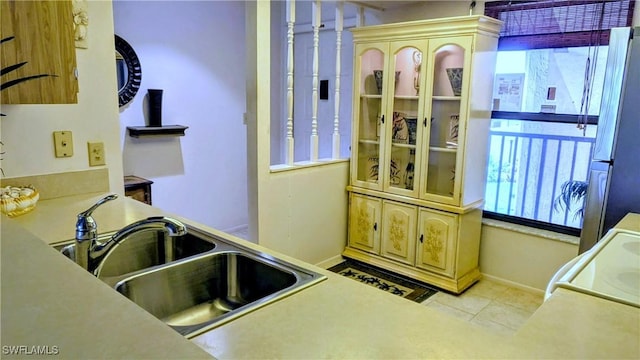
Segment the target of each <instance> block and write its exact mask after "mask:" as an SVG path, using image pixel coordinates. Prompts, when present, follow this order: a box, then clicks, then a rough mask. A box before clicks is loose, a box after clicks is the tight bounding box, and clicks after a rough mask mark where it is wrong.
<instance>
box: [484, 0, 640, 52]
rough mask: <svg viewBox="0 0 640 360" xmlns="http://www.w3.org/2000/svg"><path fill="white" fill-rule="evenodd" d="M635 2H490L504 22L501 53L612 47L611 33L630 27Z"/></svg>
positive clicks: (488, 11) (488, 8) (488, 9)
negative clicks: (559, 48)
mask: <svg viewBox="0 0 640 360" xmlns="http://www.w3.org/2000/svg"><path fill="white" fill-rule="evenodd" d="M634 3H635V1H634V0H599V1H596V0H574V1H572V0H543V1H487V2H486V3H485V15H487V16H490V17H493V18H495V19H499V20H502V21H503V22H504V25H503V27H502V30H501V32H500V40H499V42H498V49H499V50H522V49H540V48H558V47H570V46H590V45H607V44H609V29H611V28H613V27H624V26H631V24H632V18H633V7H634Z"/></svg>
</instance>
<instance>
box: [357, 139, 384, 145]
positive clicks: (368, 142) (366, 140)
mask: <svg viewBox="0 0 640 360" xmlns="http://www.w3.org/2000/svg"><path fill="white" fill-rule="evenodd" d="M358 142H359V143H360V144H372V145H380V141H379V140H368V139H360V140H358Z"/></svg>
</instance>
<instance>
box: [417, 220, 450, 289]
mask: <svg viewBox="0 0 640 360" xmlns="http://www.w3.org/2000/svg"><path fill="white" fill-rule="evenodd" d="M457 224H458V215H456V214H449V213H446V212H442V211H437V210H427V209H420V214H419V215H418V246H417V248H418V249H417V252H418V254H417V256H416V267H419V268H422V269H425V270H429V271H431V272H435V273H439V274H442V275H446V276H450V277H451V276H454V275H455V274H454V264H455V254H456V245H457V234H458V226H457Z"/></svg>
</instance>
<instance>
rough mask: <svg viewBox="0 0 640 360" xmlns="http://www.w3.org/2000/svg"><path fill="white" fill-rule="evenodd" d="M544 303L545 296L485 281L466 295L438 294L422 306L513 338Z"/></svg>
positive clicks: (473, 287) (481, 281)
mask: <svg viewBox="0 0 640 360" xmlns="http://www.w3.org/2000/svg"><path fill="white" fill-rule="evenodd" d="M542 301H543V295H542V293H540V294H537V293H533V292H529V291H525V290H522V289H518V288H514V287H510V286H507V285H504V284H501V283H498V282H495V281H492V280H489V279H482V280H480V281H479V282H478V283H476V284H475V285H473V286H472V287H471V288H470V289H468V290H467V291H465V292H464V293H463V294H462V295H458V296H455V295H451V294H448V293H445V292H438V293H437V294H435V295H433V296H431V297H430V298H428V299H427V300H425V301H424V302H423V303H422V304H423V305H425V306H428V307H430V308H432V309H435V310H438V311H441V312H443V313H445V314H448V315H451V316H454V317H457V318H460V319H462V320H466V321H468V322H470V323H472V324H475V325H477V326H480V327H482V328H485V329H487V330H491V331H494V332H497V333H501V334H504V335H513V334H515V332H516V331H517V330H518V329H519V328H520V327H521V326H522V325H523V324H524V323H525V321H527V319H528V318H529V317H530V316H531V315H532V314H533V313H534V312H535V311H536V309H537V308H538V307H539V306H540V305H542Z"/></svg>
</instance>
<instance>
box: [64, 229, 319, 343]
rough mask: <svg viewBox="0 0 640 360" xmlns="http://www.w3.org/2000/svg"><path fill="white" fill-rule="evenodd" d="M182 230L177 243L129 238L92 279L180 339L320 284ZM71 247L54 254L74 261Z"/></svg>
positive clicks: (157, 236) (151, 236) (278, 263)
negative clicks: (136, 307)
mask: <svg viewBox="0 0 640 360" xmlns="http://www.w3.org/2000/svg"><path fill="white" fill-rule="evenodd" d="M187 228H188V232H187V234H186V235H183V236H178V237H169V236H167V235H166V233H165V232H164V231H159V230H155V229H154V230H145V231H140V232H138V233H135V234H132V235H131V236H130V237H128V238H126V239H125V240H123V241H121V242H120V243H119V244H117V245H115V247H114V248H113V249H112V250H111V252H110V253H109V254H108V255H107V256H106V257H105V258H104V260H102V262H101V263H100V265H99V266H98V268H97V269H96V271H95V275H96V276H97V277H98V279H100V280H102V281H104V282H105V283H107V284H108V285H110V286H112V287H113V288H115V290H116V291H117V292H119V293H120V294H122V295H124V296H125V297H127V298H128V299H129V300H131V301H133V302H134V303H136V304H137V305H138V306H140V307H141V308H143V309H144V310H146V311H147V312H149V313H151V314H152V315H154V316H155V317H156V318H158V319H160V320H162V321H164V322H165V323H166V324H167V325H169V326H170V327H171V328H173V329H174V330H176V331H177V332H179V333H180V334H182V335H184V336H186V337H187V338H190V337H194V336H196V335H198V334H200V333H203V332H205V331H208V330H210V329H212V328H214V327H216V326H219V325H221V324H223V323H225V322H228V321H231V320H233V319H235V318H237V317H239V316H242V315H244V314H246V313H248V312H250V311H253V310H256V309H258V308H260V307H262V306H265V305H267V304H270V303H272V302H275V301H277V300H279V299H281V298H283V297H286V296H289V295H291V294H292V293H294V292H297V291H299V290H302V289H304V288H306V287H308V286H311V285H313V284H315V283H317V282H319V281H322V280H324V279H325V277H324V276H323V275H321V274H319V273H316V272H313V271H310V270H307V269H303V268H301V267H299V266H296V265H294V264H291V263H289V262H286V261H283V260H280V259H277V258H274V257H273V256H271V255H268V254H265V253H262V252H259V251H256V250H254V249H250V248H248V247H244V246H242V245H239V244H237V243H233V242H230V241H227V240H225V239H223V238H220V237H218V236H215V235H212V234H209V233H207V232H204V231H201V230H198V229H195V228H191V227H189V226H188V227H187ZM110 236H111V234H103V235H102V238H103V239H108V238H109V237H110ZM74 246H75V245H73V244H72V245H67V246H64V245H59V246H57V247H56V248H57V249H58V250H60V251H62V253H63V254H65V255H67V256H68V257H70V258H72V259H73V257H74V256H73V252H74Z"/></svg>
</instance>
